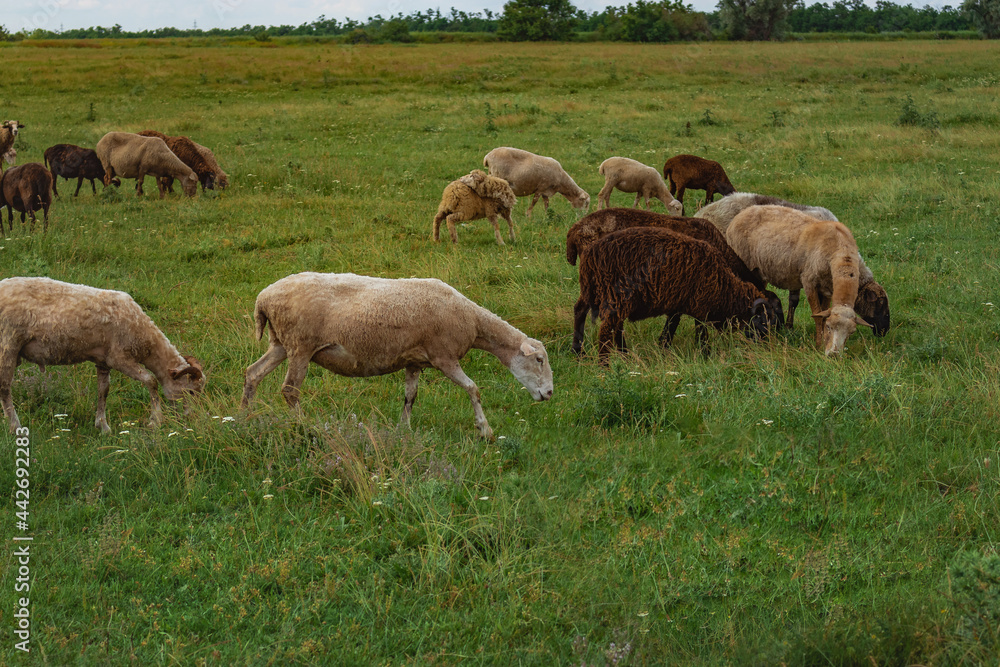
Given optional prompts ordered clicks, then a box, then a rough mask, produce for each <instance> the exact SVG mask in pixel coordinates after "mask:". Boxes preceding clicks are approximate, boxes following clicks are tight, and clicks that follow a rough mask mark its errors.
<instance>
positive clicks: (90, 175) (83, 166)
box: [45, 144, 120, 197]
mask: <svg viewBox="0 0 1000 667" xmlns="http://www.w3.org/2000/svg"><path fill="white" fill-rule="evenodd" d="M45 166H46V167H48V168H49V170H50V171H51V172H52V192H53V193H54V194H55V195H56V196H59V189H58V188H57V183H56V182H57V181H58V180H59V179H58V178H57V177H58V176H62V177H63V178H65V179H67V180H68V179H71V178H75V179H77V182H76V192H74V193H73V196H74V197H76V196H77V195H78V194H80V187H81V186H82V185H83V179H85V178H86V179H87V180H88V181H90V187H91V189H92V190H93V191H94V194H95V195H96V194H97V186H96V185H94V179H95V178H96V179H103V178H104V167H103V166H101V161H100V159H98V157H97V153H95V152H94V150H93V149H91V148H82V147H81V146H74V145H73V144H56V145H55V146H51V147H49V148H46V149H45ZM115 181H117V179H115ZM118 183H120V181H117V182H115V185H118Z"/></svg>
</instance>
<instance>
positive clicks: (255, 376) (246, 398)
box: [240, 343, 288, 410]
mask: <svg viewBox="0 0 1000 667" xmlns="http://www.w3.org/2000/svg"><path fill="white" fill-rule="evenodd" d="M287 357H288V353H287V352H285V348H284V347H283V346H281V345H275V344H274V343H271V346H270V347H268V348H267V352H265V353H264V356H263V357H261V358H260V359H258V360H257V361H255V362H254V363H253V364H251V365H250V366H249V367H248V368H247V370H246V372H245V373H244V377H245V382H244V383H243V401H242V402H241V403H240V407H241V408H242V409H244V410H245V409H247V408H248V407H250V403H251V402H252V401H253V397H254V394H256V393H257V385H259V384H260V381H261V380H263V379H264V378H265V377H266V376H267V375H268V374H269V373H270V372H271V371H273V370H274V369H275V368H277V367H278V364H280V363H281V362H282V361H284V360H285V359H286V358H287Z"/></svg>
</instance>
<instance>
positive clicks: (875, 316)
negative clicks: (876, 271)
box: [695, 192, 889, 336]
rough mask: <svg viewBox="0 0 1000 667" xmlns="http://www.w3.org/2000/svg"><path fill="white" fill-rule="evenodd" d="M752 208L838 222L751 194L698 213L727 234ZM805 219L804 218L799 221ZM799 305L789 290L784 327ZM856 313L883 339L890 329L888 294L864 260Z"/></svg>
mask: <svg viewBox="0 0 1000 667" xmlns="http://www.w3.org/2000/svg"><path fill="white" fill-rule="evenodd" d="M751 206H785V207H787V208H793V209H795V210H796V211H801V212H803V213H805V214H806V215H807V216H809V217H810V218H814V219H816V220H832V221H834V222H837V216H835V215H834V214H833V213H832V212H831V211H830V210H829V209H826V208H823V207H822V206H805V205H803V204H796V203H793V202H790V201H785V200H784V199H778V198H777V197H770V196H768V195H758V194H754V193H752V192H736V193H734V194H731V195H728V196H726V197H723V198H722V199H720V200H719V201H717V202H715V203H714V204H709V205H708V206H706V207H704V208H703V209H701V210H699V211H698V212H697V213H695V215H696V216H698V217H699V218H705V219H706V220H711V221H712V224H714V225H715V226H716V227H718V228H719V229H721V230H722V231H723V232H725V230H726V228H727V227H728V226H729V223H730V222H731V221H732V219H733V218H734V217H736V215H737V214H738V213H739V212H740V211H742V210H744V209H747V208H750V207H751ZM797 219H799V220H804V218H797ZM798 305H799V290H797V289H794V290H789V291H788V322H787V323H786V325H785V326H787V327H788V328H789V329H790V328H792V323H793V322H794V320H795V308H796V307H797V306H798ZM854 312H856V313H857V314H858V315H859V316H860V317H861V318H862V319H864V320H865V321H866V322H870V323H871V325H872V332H873V333H874V334H875V335H876V336H884V335H885V334H886V332H887V331H888V330H889V295H888V294H886V291H885V288H884V287H882V285H880V284H878V283H877V282H875V276H873V275H872V272H871V269H869V268H868V267H867V266H866V265H865V260H864V258H863V257H862V258H861V278H860V280H859V281H858V298H857V300H856V301H855V302H854Z"/></svg>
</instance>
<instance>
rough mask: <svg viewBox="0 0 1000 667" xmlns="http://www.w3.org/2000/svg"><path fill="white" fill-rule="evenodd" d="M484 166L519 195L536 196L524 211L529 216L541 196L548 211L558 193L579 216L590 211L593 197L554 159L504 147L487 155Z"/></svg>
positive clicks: (495, 149)
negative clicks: (552, 199) (551, 199)
mask: <svg viewBox="0 0 1000 667" xmlns="http://www.w3.org/2000/svg"><path fill="white" fill-rule="evenodd" d="M483 166H484V167H486V168H487V169H488V170H489V173H490V176H496V177H497V178H502V179H504V180H505V181H507V182H508V183H509V184H510V187H511V190H513V191H514V194H515V195H516V196H518V197H530V196H531V195H534V198H532V200H531V204H529V205H528V210H527V211H525V213H526V214H527V215H529V216H530V215H531V210H532V209H533V208H534V207H535V204H536V203H538V198H539V197H541V198H542V204H544V206H545V208H546V209H548V208H549V197H554V196H555V195H556V194H561V195H562V196H563V197H565V198H566V199H567V201H569V203H570V204H571V205H572V206H573V208H575V209H576V210H577V211H578V212H580V213H586V212H587V210H588V209H589V208H590V195H589V194H587V192H586V191H585V190H584V189H583V188H581V187H580V186H579V185H577V184H576V181H574V180H573V179H572V177H570V175H569V174H567V173H566V170H565V169H563V168H562V165H561V164H559V162H558V161H557V160H555V159H553V158H550V157H545V156H544V155H535V154H534V153H529V152H528V151H525V150H521V149H520V148H510V147H508V146H501V147H500V148H494V149H493V150H491V151H490V152H489V153H487V154H486V156H485V157H484V158H483Z"/></svg>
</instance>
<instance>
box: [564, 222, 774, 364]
mask: <svg viewBox="0 0 1000 667" xmlns="http://www.w3.org/2000/svg"><path fill="white" fill-rule="evenodd" d="M590 312H593V313H594V314H596V315H598V316H599V317H600V318H601V328H600V331H599V332H598V350H599V357H600V359H601V362H602V363H604V362H605V361H606V360H607V356H608V353H609V352H610V351H611V349H612V346H613V347H615V348H617V349H618V350H620V351H622V352H624V351H625V350H626V346H625V338H624V335H623V332H622V327H623V325H624V322H625V320H630V321H635V320H643V319H646V318H649V317H657V316H660V315H666V316H667V317H668V326H667V327H664V331H663V334H662V335H661V336H660V342H661V343H662V344H663V345H664V347H666V346H667V345H669V344H670V341H671V339H672V338H673V334H674V328H676V323H675V324H674V327H673V328H671V327H670V323H671V322H676V318H675V317H674V316H676V315H682V314H683V315H690V316H691V317H693V318H695V319H696V320H697V321H698V324H697V325H696V326H697V329H698V337H699V339H700V341H701V344H702V349H703V351H704V352H705V353H706V354H707V348H706V347H705V346H706V343H707V338H708V331H707V329H706V327H705V324H712V325H713V326H715V327H716V328H717V329H718V328H722V326H724V325H726V324H736V325H737V326H739V327H741V328H746V329H747V330H748V335H753V334H756V335H760V336H766V335H767V333H768V331H769V330H770V329H772V328H775V327H778V326H780V323H781V320H782V316H781V302H780V301H779V300H778V298H777V296H775V295H773V294H770V295H768V294H765V293H764V292H763V291H762V290H761V289H760V288H758V287H756V286H755V285H754V284H753V283H751V282H749V281H746V280H742V279H740V278H739V277H737V275H736V274H735V273H734V272H733V271H732V269H730V267H729V265H728V263H727V262H726V260H725V258H724V257H723V255H722V253H720V252H719V251H718V250H717V249H716V248H714V247H713V246H712V245H710V244H708V243H706V242H705V241H699V240H698V239H694V238H691V237H690V236H685V235H683V234H679V233H677V232H674V231H671V230H669V229H663V228H658V227H633V228H629V229H624V230H622V231H618V232H614V233H612V234H609V235H608V236H605V237H604V238H602V239H601V240H599V241H597V242H596V243H594V244H593V245H592V246H591V247H590V249H589V250H588V251H587V252H586V253H585V254H584V255H583V258H582V259H581V261H580V298H579V300H578V301H577V302H576V306H575V307H574V309H573V318H574V328H573V351H574V352H577V353H580V352H581V351H582V349H583V328H584V324H585V322H586V319H587V313H590Z"/></svg>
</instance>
